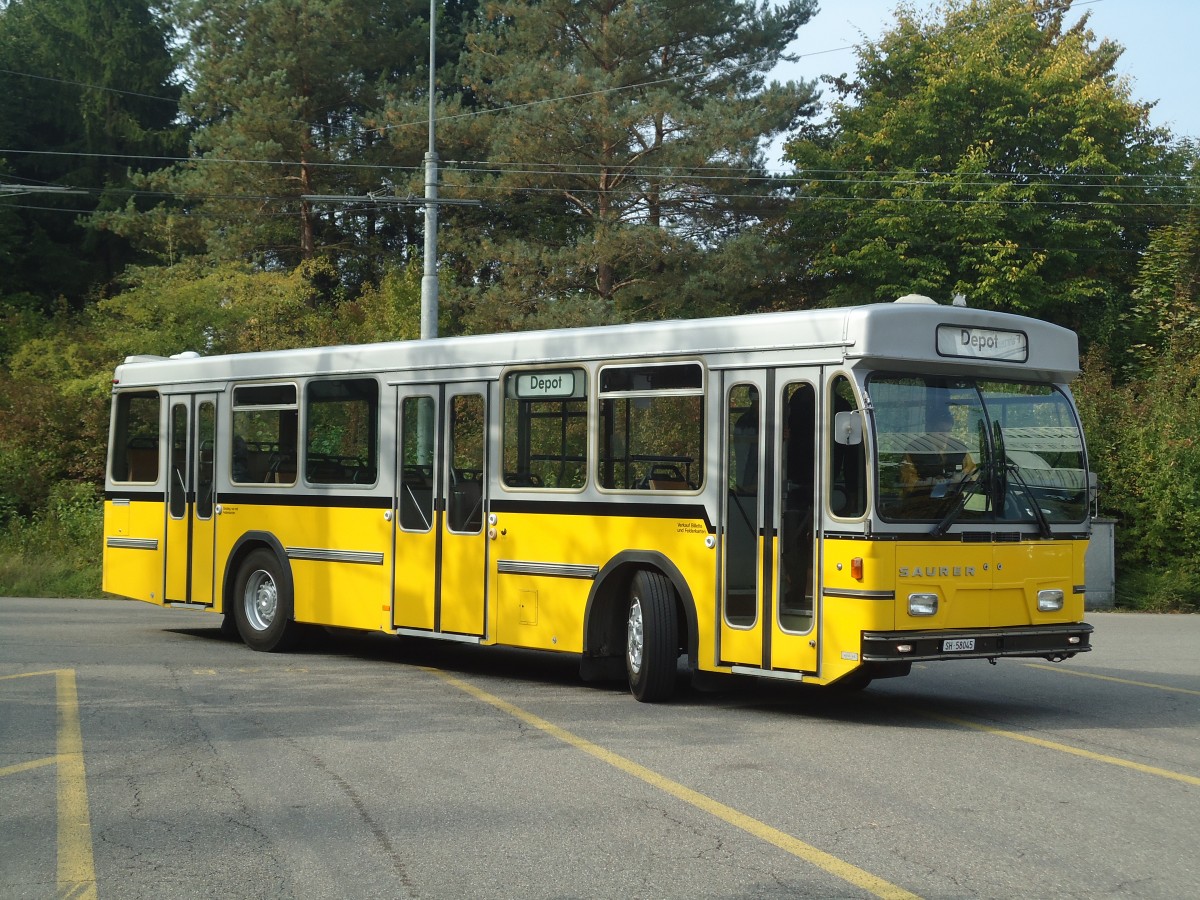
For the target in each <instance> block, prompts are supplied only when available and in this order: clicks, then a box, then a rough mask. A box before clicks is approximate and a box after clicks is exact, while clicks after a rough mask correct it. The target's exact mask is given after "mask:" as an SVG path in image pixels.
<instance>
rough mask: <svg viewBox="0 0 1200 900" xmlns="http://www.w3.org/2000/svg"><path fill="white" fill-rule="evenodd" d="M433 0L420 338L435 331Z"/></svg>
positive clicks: (432, 0)
mask: <svg viewBox="0 0 1200 900" xmlns="http://www.w3.org/2000/svg"><path fill="white" fill-rule="evenodd" d="M436 26H437V0H429V149H428V150H427V151H426V152H425V268H424V272H423V274H422V275H421V340H425V339H426V338H435V337H437V335H438V270H437V180H438V165H437V149H436V146H435V144H434V139H433V124H434V108H435V100H436V95H435V89H436V78H435V73H436V71H437V27H436Z"/></svg>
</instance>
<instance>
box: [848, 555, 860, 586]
mask: <svg viewBox="0 0 1200 900" xmlns="http://www.w3.org/2000/svg"><path fill="white" fill-rule="evenodd" d="M850 575H851V576H852V577H853V578H854V579H855V580H856V581H862V579H863V564H862V557H861V556H856V557H854V559H852V560H850Z"/></svg>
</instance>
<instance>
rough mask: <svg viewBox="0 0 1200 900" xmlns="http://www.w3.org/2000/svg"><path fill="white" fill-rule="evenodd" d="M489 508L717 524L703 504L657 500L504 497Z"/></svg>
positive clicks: (707, 525) (711, 527)
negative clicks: (505, 498) (661, 501)
mask: <svg viewBox="0 0 1200 900" xmlns="http://www.w3.org/2000/svg"><path fill="white" fill-rule="evenodd" d="M488 509H489V510H490V511H491V512H494V513H543V514H545V515H554V516H588V517H590V518H611V517H613V516H629V517H631V518H639V519H701V520H702V521H703V522H704V527H705V529H706V530H707V531H708V533H709V534H716V533H717V529H716V526H715V525H713V523H712V522H711V521H710V520H709V518H708V508H707V507H705V505H704V504H703V503H654V502H640V501H632V502H631V501H629V500H624V499H622V500H617V499H616V498H614V499H613V500H611V501H603V500H504V499H493V500H492V501H491V503H490V504H489V506H488Z"/></svg>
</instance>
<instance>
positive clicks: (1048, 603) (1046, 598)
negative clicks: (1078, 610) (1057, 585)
mask: <svg viewBox="0 0 1200 900" xmlns="http://www.w3.org/2000/svg"><path fill="white" fill-rule="evenodd" d="M1062 608H1063V592H1062V591H1038V612H1058V611H1059V610H1060V609H1062Z"/></svg>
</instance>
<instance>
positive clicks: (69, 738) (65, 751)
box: [55, 669, 96, 900]
mask: <svg viewBox="0 0 1200 900" xmlns="http://www.w3.org/2000/svg"><path fill="white" fill-rule="evenodd" d="M55 685H56V688H57V692H56V693H57V697H58V896H59V897H60V898H72V900H74V898H87V900H95V897H96V869H95V863H94V861H93V859H92V822H91V817H90V815H89V813H88V795H87V773H86V772H85V771H84V767H83V731H82V729H81V728H80V726H79V694H78V690H77V688H76V685H75V672H74V671H72V670H71V669H60V670H58V671H57V672H55Z"/></svg>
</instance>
